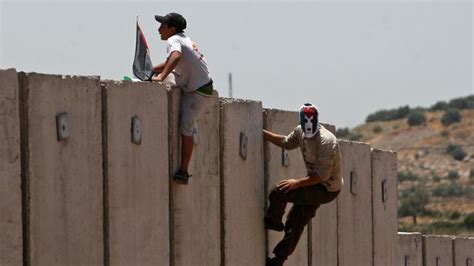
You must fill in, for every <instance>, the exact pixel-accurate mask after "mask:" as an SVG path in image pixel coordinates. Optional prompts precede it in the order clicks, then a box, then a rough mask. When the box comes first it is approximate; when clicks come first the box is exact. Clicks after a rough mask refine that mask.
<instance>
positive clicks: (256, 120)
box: [220, 98, 265, 266]
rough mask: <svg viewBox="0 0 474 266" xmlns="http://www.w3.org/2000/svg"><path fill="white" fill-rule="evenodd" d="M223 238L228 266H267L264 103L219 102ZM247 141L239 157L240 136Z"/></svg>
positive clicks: (234, 100) (226, 100)
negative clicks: (245, 151) (244, 157)
mask: <svg viewBox="0 0 474 266" xmlns="http://www.w3.org/2000/svg"><path fill="white" fill-rule="evenodd" d="M220 108H221V109H220V121H221V122H220V127H221V129H220V132H221V169H222V170H221V178H222V188H223V189H224V190H223V198H222V200H223V204H224V213H223V226H224V228H223V230H224V232H223V238H224V243H223V244H224V246H223V253H224V263H225V265H226V266H234V265H235V266H242V265H264V263H265V231H264V226H263V215H264V212H263V211H264V202H265V195H264V169H263V134H262V128H263V116H262V103H261V102H254V101H245V100H237V99H222V98H221V99H220ZM241 133H243V134H244V135H245V136H246V137H247V139H248V143H247V153H246V159H243V158H242V157H241V156H240V153H239V151H240V135H241Z"/></svg>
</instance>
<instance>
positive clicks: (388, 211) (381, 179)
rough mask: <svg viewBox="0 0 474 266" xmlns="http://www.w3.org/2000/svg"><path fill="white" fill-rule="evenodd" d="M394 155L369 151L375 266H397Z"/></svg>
mask: <svg viewBox="0 0 474 266" xmlns="http://www.w3.org/2000/svg"><path fill="white" fill-rule="evenodd" d="M397 175H398V173H397V154H396V153H395V152H390V151H382V150H377V149H372V212H373V213H372V221H373V248H374V258H373V259H374V265H386V266H392V265H393V266H394V265H396V257H397V231H398V216H397V186H398V179H397Z"/></svg>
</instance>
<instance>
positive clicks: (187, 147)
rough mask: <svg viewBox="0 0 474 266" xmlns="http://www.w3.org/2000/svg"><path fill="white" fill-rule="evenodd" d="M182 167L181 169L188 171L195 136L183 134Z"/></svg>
mask: <svg viewBox="0 0 474 266" xmlns="http://www.w3.org/2000/svg"><path fill="white" fill-rule="evenodd" d="M181 140H182V141H181V167H180V169H181V170H183V171H185V172H186V173H187V172H188V166H189V162H190V161H191V155H192V154H193V148H194V138H193V136H186V135H183V134H181Z"/></svg>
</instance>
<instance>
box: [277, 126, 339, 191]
mask: <svg viewBox="0 0 474 266" xmlns="http://www.w3.org/2000/svg"><path fill="white" fill-rule="evenodd" d="M297 147H300V148H301V152H302V154H303V159H304V162H305V164H306V169H307V171H308V176H314V175H317V176H319V177H320V178H321V180H322V182H321V184H323V185H324V186H325V187H326V189H327V190H328V191H338V190H340V189H341V187H342V184H343V178H342V174H341V152H340V150H339V144H338V143H337V139H336V136H334V134H332V133H331V132H330V131H329V130H327V129H326V128H325V127H324V126H322V125H320V128H319V132H318V133H317V134H316V135H314V136H313V137H312V138H308V139H306V138H304V133H303V129H302V128H301V126H297V127H296V128H295V129H294V130H293V132H291V133H290V134H289V135H288V136H286V137H285V139H284V141H283V148H284V149H287V150H292V149H296V148H297Z"/></svg>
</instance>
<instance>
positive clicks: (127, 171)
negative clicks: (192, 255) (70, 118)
mask: <svg viewBox="0 0 474 266" xmlns="http://www.w3.org/2000/svg"><path fill="white" fill-rule="evenodd" d="M103 87H104V92H105V93H106V95H105V97H106V104H107V106H106V108H107V109H106V115H107V117H106V125H107V129H106V135H107V140H106V142H107V148H106V149H107V150H106V151H104V152H106V153H107V183H108V190H107V191H108V207H109V208H108V217H109V224H108V225H109V230H108V232H109V237H108V239H109V241H108V246H109V254H110V255H109V256H110V257H109V262H110V265H168V264H169V213H168V207H169V178H168V177H169V174H168V99H167V91H166V87H164V86H160V85H158V84H157V83H153V84H152V83H142V82H140V83H137V82H134V83H132V82H123V83H122V82H112V81H108V82H107V83H104V85H103ZM133 117H136V118H138V119H139V121H140V123H141V129H140V131H141V136H142V138H141V143H139V144H136V143H132V137H131V128H132V118H133Z"/></svg>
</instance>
